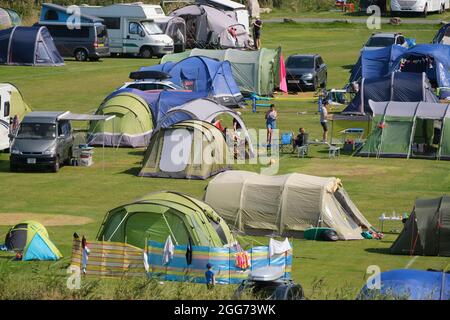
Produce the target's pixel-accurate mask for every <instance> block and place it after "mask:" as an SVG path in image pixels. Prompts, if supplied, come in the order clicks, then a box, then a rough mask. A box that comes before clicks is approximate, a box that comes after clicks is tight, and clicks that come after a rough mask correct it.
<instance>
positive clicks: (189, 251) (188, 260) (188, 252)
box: [186, 237, 192, 266]
mask: <svg viewBox="0 0 450 320" xmlns="http://www.w3.org/2000/svg"><path fill="white" fill-rule="evenodd" d="M186 264H187V265H188V266H190V265H191V264H192V240H191V237H189V243H188V245H187V248H186Z"/></svg>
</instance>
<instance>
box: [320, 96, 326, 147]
mask: <svg viewBox="0 0 450 320" xmlns="http://www.w3.org/2000/svg"><path fill="white" fill-rule="evenodd" d="M320 124H321V125H322V128H323V137H322V142H325V143H326V142H327V138H328V101H327V100H324V101H323V104H322V107H321V108H320Z"/></svg>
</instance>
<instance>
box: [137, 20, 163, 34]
mask: <svg viewBox="0 0 450 320" xmlns="http://www.w3.org/2000/svg"><path fill="white" fill-rule="evenodd" d="M142 26H143V27H144V29H145V31H147V32H148V33H149V34H162V33H163V32H162V30H161V28H160V27H158V25H157V24H156V23H154V22H151V21H142Z"/></svg>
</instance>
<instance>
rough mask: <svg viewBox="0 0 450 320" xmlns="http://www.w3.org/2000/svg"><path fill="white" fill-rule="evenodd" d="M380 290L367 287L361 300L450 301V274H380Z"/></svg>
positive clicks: (423, 272) (432, 271) (422, 272)
mask: <svg viewBox="0 0 450 320" xmlns="http://www.w3.org/2000/svg"><path fill="white" fill-rule="evenodd" d="M380 285H381V288H380V289H369V288H368V286H367V285H365V286H364V287H363V288H362V289H361V292H360V293H359V295H358V299H359V300H373V299H375V300H380V299H386V298H387V299H392V300H405V299H407V300H447V301H448V300H449V299H450V274H449V273H448V272H442V271H434V270H429V271H425V270H408V269H399V270H390V271H385V272H382V273H381V274H380Z"/></svg>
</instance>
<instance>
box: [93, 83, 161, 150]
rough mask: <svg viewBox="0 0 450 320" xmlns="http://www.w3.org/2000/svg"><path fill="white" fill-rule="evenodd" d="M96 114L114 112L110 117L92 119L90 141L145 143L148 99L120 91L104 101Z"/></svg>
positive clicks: (149, 119)
mask: <svg viewBox="0 0 450 320" xmlns="http://www.w3.org/2000/svg"><path fill="white" fill-rule="evenodd" d="M95 114H97V115H114V116H115V118H114V119H112V120H111V121H92V122H91V123H90V126H89V130H88V141H89V144H91V145H105V146H115V147H119V146H120V147H133V148H138V147H145V146H147V145H148V142H149V139H150V135H151V132H152V127H153V125H152V115H151V111H150V108H149V107H148V104H147V102H146V101H145V100H144V99H143V98H142V97H140V96H138V95H136V94H134V93H131V92H121V93H119V94H117V95H113V96H110V97H108V98H106V99H105V101H103V103H102V104H101V105H100V107H99V108H98V110H97V111H96V113H95Z"/></svg>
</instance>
